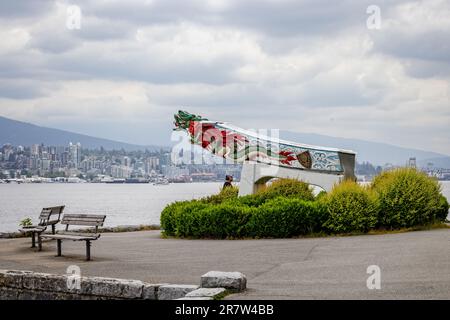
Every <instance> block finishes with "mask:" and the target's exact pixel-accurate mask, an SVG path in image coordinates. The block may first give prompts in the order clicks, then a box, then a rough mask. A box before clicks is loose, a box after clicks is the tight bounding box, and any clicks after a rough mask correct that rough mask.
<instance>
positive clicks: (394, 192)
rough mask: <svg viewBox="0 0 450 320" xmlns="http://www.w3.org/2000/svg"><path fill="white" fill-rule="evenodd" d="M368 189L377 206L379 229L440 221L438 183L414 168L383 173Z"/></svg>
mask: <svg viewBox="0 0 450 320" xmlns="http://www.w3.org/2000/svg"><path fill="white" fill-rule="evenodd" d="M371 187H372V190H373V191H375V192H376V193H377V195H378V199H379V203H380V210H379V217H378V225H379V227H384V228H390V229H395V228H402V227H413V226H418V225H424V224H428V223H432V222H434V221H436V220H441V221H442V213H441V214H440V213H439V210H440V208H441V206H443V205H444V204H441V193H440V185H439V182H438V181H437V180H436V179H432V178H430V177H428V176H427V175H426V174H425V173H423V172H419V171H417V170H416V169H413V168H400V169H395V170H392V171H388V172H383V173H381V174H380V175H378V176H377V177H375V179H374V180H373V182H372V186H371ZM439 217H441V218H440V219H439Z"/></svg>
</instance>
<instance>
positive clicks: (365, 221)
mask: <svg viewBox="0 0 450 320" xmlns="http://www.w3.org/2000/svg"><path fill="white" fill-rule="evenodd" d="M320 202H323V203H325V204H326V207H327V211H328V214H329V216H328V219H327V221H326V222H325V223H324V225H323V226H324V227H325V228H326V229H328V230H329V231H331V232H335V233H346V232H354V231H357V232H367V231H369V230H370V229H372V228H374V227H375V225H376V223H377V215H378V202H377V199H376V196H375V194H374V193H373V192H371V191H370V190H368V189H367V188H365V187H363V186H361V185H359V184H357V183H356V182H353V181H344V182H341V183H340V184H338V185H336V186H335V187H334V188H333V190H332V191H331V192H330V193H329V194H328V195H327V196H326V197H324V199H323V201H320Z"/></svg>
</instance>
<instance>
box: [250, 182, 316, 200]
mask: <svg viewBox="0 0 450 320" xmlns="http://www.w3.org/2000/svg"><path fill="white" fill-rule="evenodd" d="M257 194H258V195H259V196H260V197H262V198H263V199H264V200H265V201H267V200H269V199H274V198H277V197H280V196H283V197H288V198H297V199H302V200H309V201H312V200H314V194H313V189H312V188H311V186H310V185H308V184H307V183H305V182H303V181H299V180H296V179H278V180H275V181H274V182H273V183H272V184H270V185H269V186H267V187H265V188H264V189H263V190H261V191H260V192H258V193H257Z"/></svg>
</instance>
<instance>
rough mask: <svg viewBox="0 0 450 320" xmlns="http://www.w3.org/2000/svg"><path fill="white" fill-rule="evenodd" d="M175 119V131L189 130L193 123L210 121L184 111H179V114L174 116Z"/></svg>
mask: <svg viewBox="0 0 450 320" xmlns="http://www.w3.org/2000/svg"><path fill="white" fill-rule="evenodd" d="M174 118H175V121H174V122H173V124H174V125H175V128H174V129H173V130H188V128H189V125H190V123H191V121H202V120H208V119H205V118H202V117H201V116H198V115H195V114H191V113H189V112H186V111H182V110H179V111H178V113H177V114H175V115H174Z"/></svg>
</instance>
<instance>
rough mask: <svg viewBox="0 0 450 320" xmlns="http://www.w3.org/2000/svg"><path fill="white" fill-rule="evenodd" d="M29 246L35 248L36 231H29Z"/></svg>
mask: <svg viewBox="0 0 450 320" xmlns="http://www.w3.org/2000/svg"><path fill="white" fill-rule="evenodd" d="M31 247H32V248H36V233H35V232H31Z"/></svg>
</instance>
